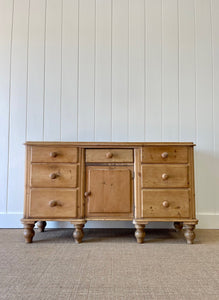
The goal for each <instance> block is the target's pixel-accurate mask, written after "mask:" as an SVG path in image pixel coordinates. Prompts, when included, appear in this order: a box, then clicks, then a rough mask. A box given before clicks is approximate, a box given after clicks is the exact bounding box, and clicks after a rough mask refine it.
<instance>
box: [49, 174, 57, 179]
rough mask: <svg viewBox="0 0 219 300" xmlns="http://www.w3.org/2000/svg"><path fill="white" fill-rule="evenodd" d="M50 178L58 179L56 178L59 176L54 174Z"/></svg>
mask: <svg viewBox="0 0 219 300" xmlns="http://www.w3.org/2000/svg"><path fill="white" fill-rule="evenodd" d="M49 177H50V178H51V179H56V178H57V177H58V174H56V173H52V174H50V175H49Z"/></svg>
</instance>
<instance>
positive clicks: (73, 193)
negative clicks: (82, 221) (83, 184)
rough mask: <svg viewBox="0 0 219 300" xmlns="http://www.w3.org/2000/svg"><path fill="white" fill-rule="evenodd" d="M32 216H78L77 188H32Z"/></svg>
mask: <svg viewBox="0 0 219 300" xmlns="http://www.w3.org/2000/svg"><path fill="white" fill-rule="evenodd" d="M30 199H31V200H30V217H38V218H46V217H47V218H75V217H76V216H77V190H72V189H32V190H31V197H30Z"/></svg>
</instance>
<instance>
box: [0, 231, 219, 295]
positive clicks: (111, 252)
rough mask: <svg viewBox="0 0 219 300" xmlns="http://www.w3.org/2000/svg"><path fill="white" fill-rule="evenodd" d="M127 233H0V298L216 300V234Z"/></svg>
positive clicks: (218, 275)
mask: <svg viewBox="0 0 219 300" xmlns="http://www.w3.org/2000/svg"><path fill="white" fill-rule="evenodd" d="M133 233H134V232H133V230H129V229H127V230H126V229H101V230H100V229H87V230H85V237H84V242H83V243H82V244H80V245H76V244H74V243H73V241H72V230H71V229H57V230H54V229H52V230H49V229H48V230H47V231H46V232H44V233H38V232H36V235H35V237H34V243H33V244H29V245H27V244H25V243H24V240H23V231H22V230H19V229H1V230H0V299H1V300H2V299H8V300H14V299H16V300H17V299H18V300H20V299H21V300H22V299H23V300H30V299H34V300H38V299H43V300H46V299H51V300H56V299H57V300H62V299H65V300H68V299H76V300H78V299H81V300H82V299H89V300H91V299H92V300H93V299H94V300H97V299H100V300H105V299H110V300H114V299H115V300H117V299H118V300H120V299H125V300H129V299H130V300H135V299H136V300H141V299H149V300H151V299H162V300H166V299H167V300H169V299H174V300H176V299H185V300H189V299H193V300H195V299H206V300H211V299H219V230H196V235H197V238H196V243H195V244H194V245H187V244H186V243H185V240H184V237H183V234H182V233H175V231H173V230H148V231H146V239H145V243H144V244H142V245H138V244H137V243H136V242H135V238H134V236H133Z"/></svg>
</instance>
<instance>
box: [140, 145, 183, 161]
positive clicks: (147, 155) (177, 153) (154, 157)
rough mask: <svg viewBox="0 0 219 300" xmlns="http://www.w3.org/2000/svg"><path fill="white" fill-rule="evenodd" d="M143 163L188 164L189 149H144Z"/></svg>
mask: <svg viewBox="0 0 219 300" xmlns="http://www.w3.org/2000/svg"><path fill="white" fill-rule="evenodd" d="M141 161H142V162H143V163H187V162H188V149H187V148H186V147H176V148H174V147H145V148H142V154H141Z"/></svg>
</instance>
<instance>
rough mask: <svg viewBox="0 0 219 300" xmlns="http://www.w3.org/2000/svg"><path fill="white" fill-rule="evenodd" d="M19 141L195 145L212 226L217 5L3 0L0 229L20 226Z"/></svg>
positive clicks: (200, 0)
mask: <svg viewBox="0 0 219 300" xmlns="http://www.w3.org/2000/svg"><path fill="white" fill-rule="evenodd" d="M26 140H35V141H176V142H178V141H192V142H194V143H196V144H197V146H196V148H195V175H196V208H197V217H198V218H199V220H200V224H199V227H200V228H219V191H218V188H219V1H218V0H0V151H1V154H0V227H20V226H21V224H20V221H19V219H20V218H21V217H22V211H23V194H24V160H25V151H24V150H25V149H24V146H23V143H24V142H25V141H26ZM98 224H99V223H98ZM98 224H97V223H93V224H92V225H90V226H99V225H98ZM57 225H58V224H56V225H55V226H57ZM102 225H103V224H102ZM102 225H101V226H102ZM66 226H67V225H66ZM109 226H110V225H109ZM112 226H114V227H117V226H118V223H114V224H112ZM122 226H130V225H129V223H123V225H122Z"/></svg>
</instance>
